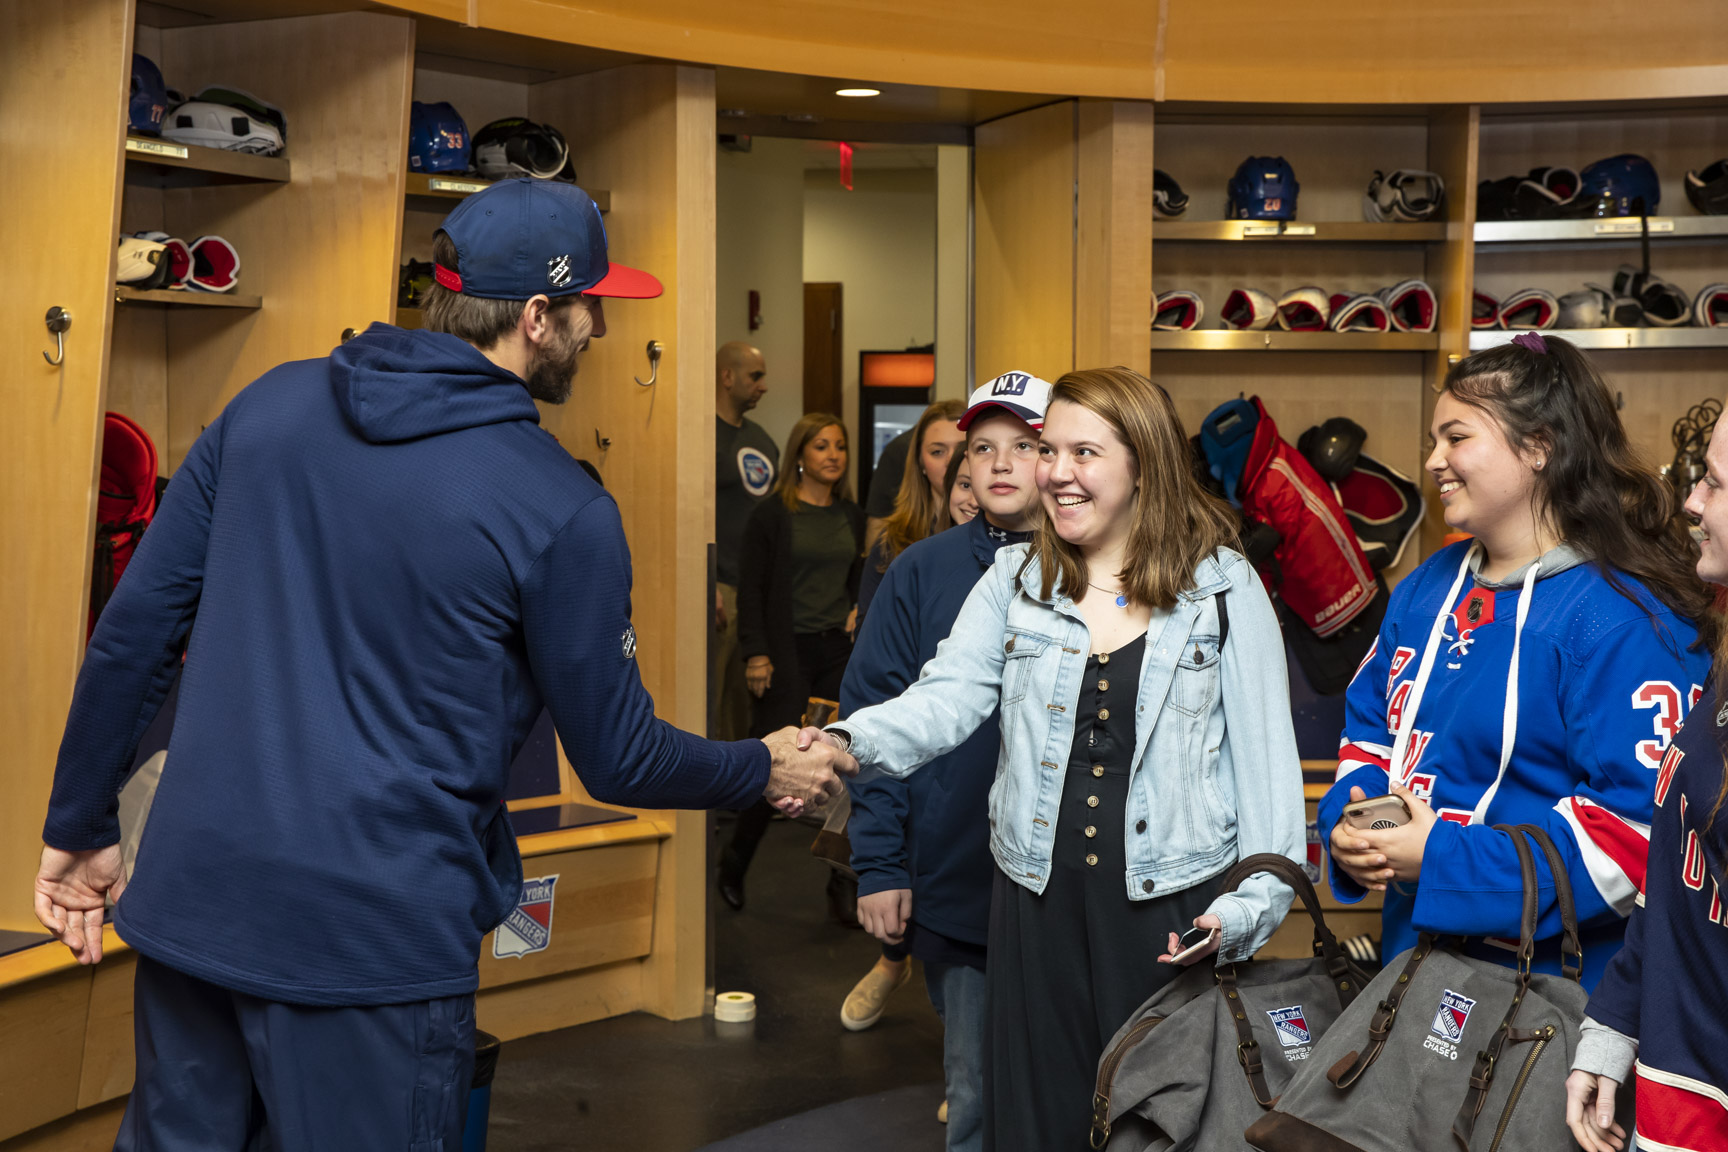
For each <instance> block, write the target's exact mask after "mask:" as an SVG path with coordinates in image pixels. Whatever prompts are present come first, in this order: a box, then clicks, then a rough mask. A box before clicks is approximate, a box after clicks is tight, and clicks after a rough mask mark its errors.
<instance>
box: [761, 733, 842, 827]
mask: <svg viewBox="0 0 1728 1152" xmlns="http://www.w3.org/2000/svg"><path fill="white" fill-rule="evenodd" d="M762 743H764V744H766V745H768V751H769V753H770V754H771V755H772V756H773V758H774V760H773V764H772V765H771V766H770V767H769V769H768V787H767V788H766V789H765V790H764V791H763V795H764V796H766V797H767V798H768V802H769V803H770V804H772V805H774V807H775V809H776V810H778V811H779V812H780V813H781V815H784V816H791V817H797V816H802V815H803V814H804V813H805V811H806V810H814V809H817V808H820V807H822V805H824V804H826V803H828V801H830V800H833V799H835V798H836V797H838V796H839V795H840V794H841V793H842V792H843V791H845V784H844V783H842V782H841V779H840V777H842V776H856V775H857V774H858V761H856V760H854V759H853V758H852V756H851V754H849V753H847V752H843V751H841V749H840V743H839V741H837V740H835V739H834V737H832V736H830V735H828V734H827V733H825V732H823V731H822V730H821V729H820V728H790V727H788V728H782V729H780V731H778V732H775V733H773V734H772V735H769V736H764V737H763V738H762Z"/></svg>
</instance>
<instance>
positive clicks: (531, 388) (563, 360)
mask: <svg viewBox="0 0 1728 1152" xmlns="http://www.w3.org/2000/svg"><path fill="white" fill-rule="evenodd" d="M574 327H575V326H574V325H573V324H571V323H570V319H569V317H567V316H557V317H556V318H555V319H554V320H553V321H552V339H551V340H550V341H549V342H548V343H547V345H546V347H545V348H544V349H543V350H539V351H536V352H535V353H534V360H533V362H532V363H530V364H529V365H528V376H527V379H526V380H524V381H523V383H525V384H526V385H527V386H528V395H530V396H532V397H534V399H536V400H544V401H545V402H546V403H548V404H562V403H564V401H566V400H568V399H570V389H571V386H572V385H574V384H575V382H576V364H577V361H578V360H579V359H580V358H581V356H582V351H583V349H584V348H586V347H587V345H588V341H587V340H586V339H585V338H584V339H577V337H576V334H575V333H574V332H573V331H572V328H574Z"/></svg>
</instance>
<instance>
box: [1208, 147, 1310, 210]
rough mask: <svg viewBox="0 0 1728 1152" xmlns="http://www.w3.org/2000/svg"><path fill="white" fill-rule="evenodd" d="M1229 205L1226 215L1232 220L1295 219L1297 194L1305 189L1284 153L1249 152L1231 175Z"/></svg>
mask: <svg viewBox="0 0 1728 1152" xmlns="http://www.w3.org/2000/svg"><path fill="white" fill-rule="evenodd" d="M1228 187H1229V193H1230V205H1229V211H1228V212H1227V213H1226V215H1227V216H1228V217H1229V218H1230V219H1232V220H1294V219H1295V218H1296V194H1297V193H1298V192H1300V191H1301V190H1302V188H1301V185H1299V184H1297V183H1296V170H1295V169H1293V168H1291V167H1290V165H1289V163H1288V162H1287V161H1286V160H1285V159H1284V157H1282V156H1250V157H1248V159H1246V160H1244V161H1242V163H1241V164H1240V165H1238V166H1237V168H1236V175H1234V176H1232V177H1230V184H1229V186H1228Z"/></svg>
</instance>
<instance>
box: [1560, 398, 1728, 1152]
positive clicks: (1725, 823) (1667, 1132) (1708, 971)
mask: <svg viewBox="0 0 1728 1152" xmlns="http://www.w3.org/2000/svg"><path fill="white" fill-rule="evenodd" d="M1704 463H1705V473H1704V478H1703V479H1702V480H1700V481H1699V482H1698V484H1697V485H1696V486H1695V487H1694V488H1693V489H1692V494H1691V496H1690V497H1688V499H1687V501H1686V511H1687V512H1688V513H1690V514H1691V516H1692V517H1693V518H1694V519H1695V520H1697V522H1698V525H1699V527H1700V528H1701V529H1702V533H1701V538H1700V546H1699V548H1700V555H1699V558H1698V575H1699V576H1701V577H1703V578H1704V579H1705V580H1706V581H1708V582H1709V583H1710V584H1712V585H1715V586H1717V587H1719V588H1720V587H1723V586H1728V492H1724V491H1723V489H1724V487H1725V486H1728V431H1724V429H1723V427H1722V425H1721V424H1720V423H1718V424H1717V425H1716V431H1715V433H1714V434H1713V435H1712V436H1711V438H1710V447H1709V450H1708V451H1707V452H1706V453H1705V457H1704ZM1725 657H1728V653H1725V652H1724V650H1723V646H1722V644H1721V643H1720V641H1719V642H1718V645H1717V650H1716V665H1715V668H1714V669H1713V671H1712V674H1711V678H1710V682H1709V686H1708V691H1706V692H1705V694H1704V696H1703V697H1702V698H1700V699H1699V701H1698V704H1697V706H1696V707H1695V708H1694V709H1693V711H1692V717H1691V719H1690V720H1689V721H1688V722H1687V724H1686V727H1685V728H1684V729H1682V730H1681V732H1680V737H1679V739H1677V740H1676V741H1675V742H1674V743H1673V745H1672V746H1671V747H1669V749H1668V751H1667V753H1666V754H1665V755H1664V756H1663V758H1662V766H1661V767H1660V768H1659V769H1657V772H1656V787H1655V793H1656V815H1655V819H1654V820H1653V821H1652V822H1651V826H1650V866H1649V868H1648V869H1647V870H1646V871H1645V872H1644V873H1643V874H1642V875H1641V877H1640V883H1639V885H1638V895H1637V896H1636V897H1635V899H1634V903H1635V904H1636V905H1637V906H1636V907H1635V908H1634V909H1633V911H1632V917H1631V921H1630V923H1629V924H1628V925H1627V928H1626V945H1625V947H1623V948H1621V949H1620V952H1619V954H1617V955H1616V956H1615V957H1614V959H1613V960H1611V961H1610V962H1609V964H1608V971H1607V973H1606V974H1604V975H1603V977H1602V979H1601V981H1599V982H1598V983H1597V985H1596V990H1595V992H1594V993H1592V995H1591V997H1590V1008H1589V1015H1588V1016H1586V1017H1585V1020H1584V1033H1583V1036H1582V1037H1581V1038H1580V1039H1579V1042H1578V1051H1577V1052H1576V1053H1575V1054H1574V1056H1573V1059H1572V1068H1573V1072H1572V1076H1571V1078H1570V1079H1568V1080H1567V1081H1566V1096H1567V1100H1566V1120H1567V1123H1568V1124H1570V1125H1571V1128H1572V1133H1573V1135H1574V1136H1576V1137H1577V1138H1578V1143H1579V1144H1581V1145H1582V1146H1583V1147H1584V1148H1585V1149H1586V1150H1587V1152H1619V1149H1621V1148H1623V1147H1625V1144H1626V1129H1625V1127H1624V1126H1623V1125H1621V1124H1619V1123H1616V1122H1615V1118H1614V1112H1615V1096H1616V1094H1617V1092H1618V1090H1619V1087H1620V1085H1621V1084H1623V1083H1625V1082H1626V1079H1627V1077H1628V1076H1629V1075H1633V1074H1634V1073H1635V1075H1636V1079H1635V1080H1634V1085H1635V1088H1636V1103H1637V1107H1636V1110H1635V1111H1636V1136H1637V1141H1638V1147H1639V1148H1643V1149H1648V1150H1651V1152H1659V1150H1664V1149H1667V1150H1673V1152H1717V1150H1718V1149H1722V1148H1728V1096H1724V1095H1723V1088H1724V1086H1725V1085H1728V1044H1724V1043H1723V1040H1724V1035H1725V1033H1728V1022H1725V1020H1724V1016H1723V1006H1724V1005H1725V1004H1728V901H1725V899H1724V894H1725V892H1728V692H1725V691H1724V687H1725V685H1724V677H1725V676H1728V658H1725Z"/></svg>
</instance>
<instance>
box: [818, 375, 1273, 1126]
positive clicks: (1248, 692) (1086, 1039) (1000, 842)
mask: <svg viewBox="0 0 1728 1152" xmlns="http://www.w3.org/2000/svg"><path fill="white" fill-rule="evenodd" d="M1038 452H1039V458H1038V462H1037V465H1036V472H1035V477H1036V481H1035V482H1036V484H1037V487H1038V491H1039V497H1040V501H1041V503H1042V505H1043V512H1044V515H1043V517H1042V518H1041V521H1040V523H1039V525H1038V527H1037V528H1036V530H1035V531H1034V534H1033V538H1032V540H1031V541H1030V542H1029V543H1024V544H1016V545H1013V546H1010V547H1007V548H1003V549H1002V550H1001V551H999V552H997V553H996V558H995V561H994V563H993V564H992V566H991V568H990V570H989V571H988V572H986V573H985V574H984V576H983V577H982V578H981V579H980V580H979V581H978V583H977V585H976V586H975V587H974V588H973V590H972V592H971V594H970V595H969V596H968V598H967V600H966V603H965V606H964V607H963V608H962V609H961V610H960V615H959V617H958V618H957V619H956V621H955V624H954V627H953V630H952V631H951V632H950V634H949V636H948V638H947V639H946V640H944V641H943V642H942V644H941V645H940V646H939V647H938V648H937V651H936V656H935V658H934V659H933V660H931V661H930V662H929V663H928V664H926V665H925V666H924V668H923V672H922V675H921V676H920V678H919V679H918V680H917V682H915V683H913V684H912V685H911V686H910V687H908V688H907V689H906V690H905V691H904V692H902V693H901V694H900V695H898V696H897V697H895V698H893V699H889V700H887V701H885V702H883V703H881V704H877V705H875V706H873V707H869V708H862V709H859V710H858V711H857V712H854V713H852V714H851V715H849V716H846V717H845V718H843V719H842V720H840V721H838V722H836V723H835V724H832V725H830V726H829V727H828V728H827V729H825V730H824V731H821V732H817V731H815V730H814V729H806V730H805V731H804V732H803V733H802V734H801V736H800V739H801V740H811V739H823V740H827V741H830V742H832V743H834V744H835V745H837V746H841V747H846V746H850V748H851V751H852V753H853V754H854V755H855V756H857V758H858V761H859V763H860V764H861V765H862V767H863V768H864V770H865V771H866V772H870V771H875V772H886V773H888V774H890V775H893V776H902V777H903V776H908V775H910V774H912V773H913V772H915V771H916V770H918V769H919V768H920V767H921V766H922V765H924V764H926V763H928V762H929V761H931V760H932V759H934V758H936V757H937V756H940V755H943V754H944V753H946V752H949V751H951V750H953V749H954V748H956V747H958V746H959V745H960V744H961V743H963V742H964V741H965V740H966V739H967V738H968V737H970V736H971V735H972V734H973V732H975V731H976V730H977V729H978V728H979V727H980V725H982V724H983V723H985V721H986V720H987V719H988V717H989V716H990V714H991V713H992V711H994V710H995V709H997V708H998V707H999V708H1000V710H1001V740H1000V746H999V751H998V754H997V766H996V779H995V783H994V784H993V786H992V787H991V789H990V794H989V818H990V851H991V855H992V856H993V857H994V860H995V865H996V870H995V874H994V880H993V888H992V893H991V909H990V923H989V940H988V954H989V965H988V970H987V973H986V981H987V986H988V1008H987V1023H986V1033H985V1046H984V1051H985V1074H984V1096H985V1107H984V1125H985V1127H984V1139H983V1145H984V1146H985V1147H989V1148H995V1149H999V1150H1003V1152H1008V1150H1018V1149H1027V1150H1028V1152H1031V1150H1036V1152H1049V1150H1051V1149H1080V1148H1084V1147H1086V1144H1087V1137H1088V1132H1089V1130H1090V1126H1091V1116H1092V1089H1093V1086H1094V1077H1095V1075H1096V1072H1097V1066H1098V1059H1099V1057H1100V1055H1101V1054H1102V1053H1103V1051H1104V1046H1105V1045H1106V1044H1107V1043H1108V1041H1109V1039H1110V1037H1111V1036H1112V1035H1113V1034H1114V1033H1115V1031H1116V1029H1117V1028H1118V1027H1119V1026H1120V1025H1121V1024H1122V1022H1123V1021H1124V1020H1126V1019H1127V1018H1128V1016H1129V1014H1130V1013H1132V1012H1133V1011H1134V1010H1135V1009H1136V1008H1137V1007H1138V1006H1139V1005H1140V1004H1141V1003H1142V1002H1143V1001H1145V999H1146V998H1147V997H1148V996H1150V995H1151V994H1152V993H1153V992H1155V991H1157V990H1158V989H1159V988H1160V987H1161V986H1163V984H1164V983H1166V982H1167V981H1168V980H1169V979H1170V978H1171V977H1172V976H1173V975H1174V974H1175V969H1174V967H1172V966H1170V965H1169V962H1170V961H1172V960H1173V959H1174V953H1175V952H1176V951H1177V950H1178V949H1177V938H1178V933H1181V932H1184V931H1186V930H1188V929H1189V928H1190V927H1197V928H1201V929H1203V930H1206V931H1203V932H1202V936H1203V941H1202V943H1201V944H1200V946H1199V947H1198V948H1197V949H1196V950H1195V951H1194V952H1193V953H1191V954H1190V955H1188V956H1187V957H1185V961H1186V962H1190V963H1192V962H1197V961H1199V960H1200V959H1201V958H1203V957H1208V956H1210V955H1212V954H1213V953H1216V954H1217V957H1218V961H1217V962H1218V963H1228V962H1231V961H1236V960H1242V959H1245V958H1247V957H1249V956H1251V955H1253V954H1254V952H1255V951H1257V950H1258V949H1259V948H1260V947H1261V946H1262V945H1264V944H1265V943H1266V941H1267V940H1268V939H1269V938H1270V937H1271V935H1272V932H1273V930H1274V929H1275V928H1276V927H1277V926H1278V924H1279V922H1280V921H1282V920H1283V918H1284V913H1285V912H1286V910H1287V909H1288V908H1289V905H1290V900H1291V893H1290V890H1289V889H1288V888H1287V887H1285V886H1284V884H1283V883H1282V882H1280V881H1278V880H1277V879H1275V878H1274V877H1272V876H1269V875H1260V876H1256V877H1253V878H1251V879H1250V880H1249V881H1247V882H1246V883H1245V884H1243V885H1242V886H1241V887H1240V888H1238V889H1237V890H1236V891H1234V892H1231V893H1228V894H1225V895H1221V896H1214V891H1215V888H1216V884H1215V883H1214V881H1215V880H1216V878H1217V877H1218V876H1219V875H1220V874H1222V873H1223V872H1224V871H1225V870H1226V869H1228V868H1229V867H1230V866H1231V865H1232V864H1234V863H1235V862H1236V861H1237V860H1238V859H1239V858H1240V857H1244V856H1248V855H1251V854H1253V853H1256V852H1277V853H1279V854H1281V855H1284V856H1287V857H1289V858H1290V859H1291V860H1293V861H1300V860H1301V859H1303V856H1304V851H1303V837H1302V824H1303V821H1302V782H1301V769H1300V766H1299V764H1298V761H1297V757H1296V738H1295V733H1294V731H1293V729H1292V726H1291V720H1290V704H1289V700H1290V696H1289V687H1288V683H1287V681H1286V678H1285V669H1284V647H1283V638H1282V635H1281V633H1280V632H1279V629H1278V621H1277V618H1276V617H1275V616H1274V615H1273V613H1272V605H1271V602H1270V601H1269V600H1268V599H1267V596H1266V591H1265V588H1264V587H1263V586H1262V584H1261V581H1260V578H1259V576H1258V575H1257V574H1256V573H1255V571H1254V569H1253V568H1252V567H1251V566H1250V565H1249V563H1248V562H1247V561H1246V560H1245V559H1243V558H1242V557H1241V556H1240V555H1238V554H1237V553H1236V552H1235V551H1233V550H1232V549H1233V545H1234V542H1235V539H1236V518H1235V516H1234V515H1233V513H1232V512H1231V510H1230V508H1229V507H1228V506H1227V505H1226V504H1225V503H1224V502H1223V501H1221V500H1218V499H1215V498H1214V497H1212V496H1209V495H1208V494H1206V492H1204V491H1203V490H1202V489H1201V487H1200V485H1199V482H1198V481H1197V480H1196V478H1195V476H1194V472H1193V467H1192V464H1191V462H1190V454H1189V446H1188V438H1187V436H1186V435H1185V434H1184V432H1183V430H1182V424H1181V421H1180V420H1179V419H1178V418H1177V415H1176V409H1175V406H1174V405H1173V404H1172V403H1171V401H1170V398H1169V396H1168V395H1166V394H1165V393H1164V391H1163V389H1161V388H1159V387H1157V386H1156V385H1154V384H1153V383H1152V382H1151V381H1149V380H1147V379H1146V378H1145V377H1144V376H1141V375H1140V374H1139V373H1136V372H1131V371H1129V370H1128V369H1126V368H1105V369H1095V370H1091V371H1084V372H1071V373H1068V374H1067V375H1065V376H1063V377H1062V378H1061V379H1060V380H1058V381H1057V382H1056V384H1055V386H1054V388H1053V389H1052V391H1051V395H1050V401H1049V408H1048V412H1047V414H1046V416H1045V419H1044V428H1043V436H1042V439H1041V441H1040V444H1039V449H1038ZM975 466H976V465H975ZM1184 951H1185V950H1184ZM1160 953H1162V955H1160ZM1160 961H1163V962H1165V963H1163V964H1161V963H1160Z"/></svg>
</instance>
